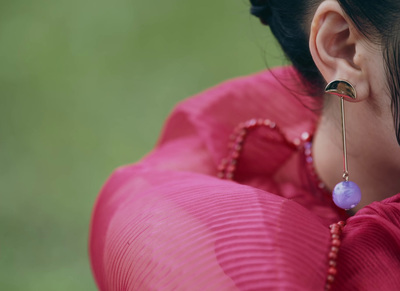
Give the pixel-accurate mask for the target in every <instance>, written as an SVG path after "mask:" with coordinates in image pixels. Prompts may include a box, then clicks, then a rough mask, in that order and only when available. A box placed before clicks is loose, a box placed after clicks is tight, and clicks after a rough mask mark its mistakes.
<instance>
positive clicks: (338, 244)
mask: <svg viewBox="0 0 400 291" xmlns="http://www.w3.org/2000/svg"><path fill="white" fill-rule="evenodd" d="M332 245H333V246H335V247H340V240H338V239H333V240H332Z"/></svg>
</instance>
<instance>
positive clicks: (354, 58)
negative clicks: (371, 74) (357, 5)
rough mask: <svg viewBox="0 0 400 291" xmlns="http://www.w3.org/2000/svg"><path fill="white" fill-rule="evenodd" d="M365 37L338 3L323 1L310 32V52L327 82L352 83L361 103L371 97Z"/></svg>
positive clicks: (328, 0)
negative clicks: (364, 56) (366, 68)
mask: <svg viewBox="0 0 400 291" xmlns="http://www.w3.org/2000/svg"><path fill="white" fill-rule="evenodd" d="M362 41H363V39H362V37H360V34H359V33H358V32H357V30H356V29H355V27H354V25H353V23H352V22H351V21H350V20H348V19H347V18H346V17H345V14H344V12H343V10H342V8H341V7H340V5H339V4H338V2H336V1H330V0H327V1H323V2H322V3H321V4H320V6H319V7H318V8H317V10H316V12H315V15H314V18H313V20H312V23H311V29H310V43H309V45H310V51H311V55H312V57H313V60H314V62H315V64H316V66H317V67H318V69H319V71H320V72H321V74H322V76H323V77H324V79H325V81H326V82H327V83H329V82H331V81H334V80H345V81H348V82H350V83H351V84H352V85H353V86H354V87H355V89H356V91H357V101H362V100H365V99H366V98H367V97H368V96H369V93H370V92H369V85H368V84H369V82H368V79H367V75H366V74H364V69H365V68H364V67H363V63H362V62H361V61H360V60H362V59H363V57H362V54H363V53H364V52H365V47H364V45H363V44H362Z"/></svg>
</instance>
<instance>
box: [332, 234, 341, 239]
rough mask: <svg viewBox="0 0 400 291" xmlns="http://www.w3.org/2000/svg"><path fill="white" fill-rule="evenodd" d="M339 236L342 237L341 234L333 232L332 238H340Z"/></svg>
mask: <svg viewBox="0 0 400 291" xmlns="http://www.w3.org/2000/svg"><path fill="white" fill-rule="evenodd" d="M339 238H340V236H339V235H337V234H332V239H339Z"/></svg>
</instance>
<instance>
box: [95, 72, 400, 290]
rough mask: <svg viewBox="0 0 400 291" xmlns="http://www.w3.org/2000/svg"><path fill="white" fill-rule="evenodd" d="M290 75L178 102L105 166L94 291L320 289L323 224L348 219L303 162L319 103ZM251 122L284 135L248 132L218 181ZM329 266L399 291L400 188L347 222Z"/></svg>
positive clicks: (351, 282) (325, 242)
mask: <svg viewBox="0 0 400 291" xmlns="http://www.w3.org/2000/svg"><path fill="white" fill-rule="evenodd" d="M297 81H298V80H297V76H296V73H295V72H294V70H293V69H291V68H280V69H275V70H273V71H269V72H262V73H259V74H256V75H253V76H249V77H245V78H239V79H236V80H232V81H229V82H226V83H223V84H221V85H219V86H217V87H215V88H212V89H210V90H208V91H206V92H204V93H201V94H199V95H197V96H195V97H193V98H191V99H189V100H186V101H184V102H182V103H181V104H179V105H178V106H177V107H176V109H175V110H174V111H173V113H172V114H171V116H170V118H169V119H168V121H167V123H166V125H165V127H164V130H163V134H162V136H161V138H160V141H159V143H158V144H157V146H156V148H155V149H154V150H153V151H152V152H151V153H150V154H149V155H148V156H147V157H146V158H144V159H143V160H142V161H141V162H139V163H137V164H135V165H129V166H125V167H121V168H119V169H117V170H116V171H115V172H114V173H113V174H112V176H111V177H110V178H109V180H108V181H107V183H106V184H105V185H104V187H103V189H102V190H101V192H100V195H99V197H98V200H97V202H96V205H95V208H94V211H93V217H92V224H91V230H90V242H89V251H90V259H91V264H92V269H93V273H94V277H95V280H96V283H97V285H98V288H99V290H324V286H325V283H326V279H327V275H328V269H329V266H328V262H329V259H328V254H329V251H330V248H331V235H330V230H329V225H330V224H331V223H335V222H338V221H339V220H346V219H347V218H348V217H347V216H346V214H345V213H343V212H340V210H339V209H337V208H336V207H335V206H334V204H333V203H332V201H331V199H330V197H329V195H328V194H327V193H326V192H325V191H324V189H321V188H323V187H319V186H320V185H319V184H318V183H316V182H315V181H316V178H315V177H314V173H312V171H310V170H309V168H308V167H307V162H306V158H305V155H304V146H303V145H304V143H305V141H304V138H303V139H302V137H304V136H307V134H308V135H312V133H313V131H314V129H315V125H316V123H317V122H318V114H317V113H316V111H313V110H310V109H308V108H307V106H308V105H309V106H311V107H312V108H314V109H315V108H316V106H317V105H318V104H312V102H310V100H309V99H308V98H306V97H304V96H299V95H294V94H293V91H292V88H294V87H293V86H295V84H297V83H296V82H297ZM305 104H306V105H307V106H305ZM252 118H263V119H266V118H267V119H269V120H271V121H272V122H274V123H276V125H277V126H278V127H279V129H280V131H279V132H278V131H277V130H275V129H273V128H270V129H269V128H259V129H256V130H254V131H252V132H251V134H249V136H248V137H247V139H246V142H245V144H244V145H243V150H242V154H241V157H240V159H239V160H238V164H237V171H236V173H235V181H226V180H221V179H218V178H217V167H218V164H219V162H220V161H221V160H222V159H223V158H224V157H226V156H227V154H228V143H229V136H230V134H231V133H232V131H233V130H234V128H235V127H236V126H237V125H238V124H240V123H242V122H245V121H247V120H249V119H252ZM288 141H290V143H294V144H297V145H298V147H290V146H289V144H290V143H289V142H288ZM337 271H338V273H337V275H336V279H335V282H334V284H333V285H332V287H333V289H334V290H400V194H398V195H396V196H394V197H392V198H390V199H387V200H385V201H382V202H375V203H373V204H371V205H370V206H367V207H365V208H364V209H362V210H360V211H359V212H358V213H357V214H356V215H355V216H353V217H351V218H348V219H347V225H346V226H345V227H344V229H343V237H342V245H341V246H340V252H339V256H338V259H337Z"/></svg>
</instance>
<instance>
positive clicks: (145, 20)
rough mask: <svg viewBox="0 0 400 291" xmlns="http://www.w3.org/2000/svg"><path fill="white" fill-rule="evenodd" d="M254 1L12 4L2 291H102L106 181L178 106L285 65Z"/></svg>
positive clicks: (2, 47)
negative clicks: (93, 218) (100, 219)
mask: <svg viewBox="0 0 400 291" xmlns="http://www.w3.org/2000/svg"><path fill="white" fill-rule="evenodd" d="M248 10H249V4H248V1H247V0H219V1H213V0H203V1H187V0H186V1H185V0H170V1H161V0H159V1H145V0H113V1H104V0H96V1H95V0H69V1H67V0H53V1H46V0H36V1H31V0H3V1H1V4H0V14H1V17H0V94H1V96H0V185H1V188H0V189H1V190H0V191H1V204H0V205H1V208H0V233H1V238H0V290H95V289H96V287H95V284H94V282H93V279H92V276H91V271H90V266H89V260H88V254H87V237H88V227H89V221H90V214H91V209H92V205H93V203H94V201H95V199H96V196H97V193H98V191H99V189H100V187H101V185H102V184H103V183H104V181H105V179H106V178H107V177H108V175H109V174H110V173H111V172H112V170H113V169H114V168H116V167H117V166H119V165H122V164H127V163H132V162H134V161H137V160H138V159H140V157H141V156H143V155H144V154H145V153H146V152H148V151H149V150H150V149H151V148H152V147H153V145H154V143H155V142H156V139H157V136H158V134H159V132H160V129H161V127H162V124H163V121H164V120H165V118H166V117H167V115H168V113H169V112H170V111H171V110H172V108H173V106H174V104H176V103H177V102H178V101H179V100H182V99H184V98H186V97H188V96H190V95H193V94H195V93H197V92H199V91H202V90H204V89H205V88H207V87H210V86H213V85H215V84H217V83H219V82H221V81H223V80H226V79H229V78H232V77H236V76H240V75H245V74H249V73H252V72H256V71H259V70H262V69H264V68H265V67H266V66H268V67H272V66H275V65H281V64H283V63H284V58H283V56H282V55H281V53H280V50H279V49H278V46H277V45H276V44H275V43H274V42H273V41H272V38H271V36H270V34H269V30H268V28H266V27H262V26H261V25H260V24H259V22H258V21H257V20H256V19H253V18H252V17H250V16H249V13H248Z"/></svg>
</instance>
